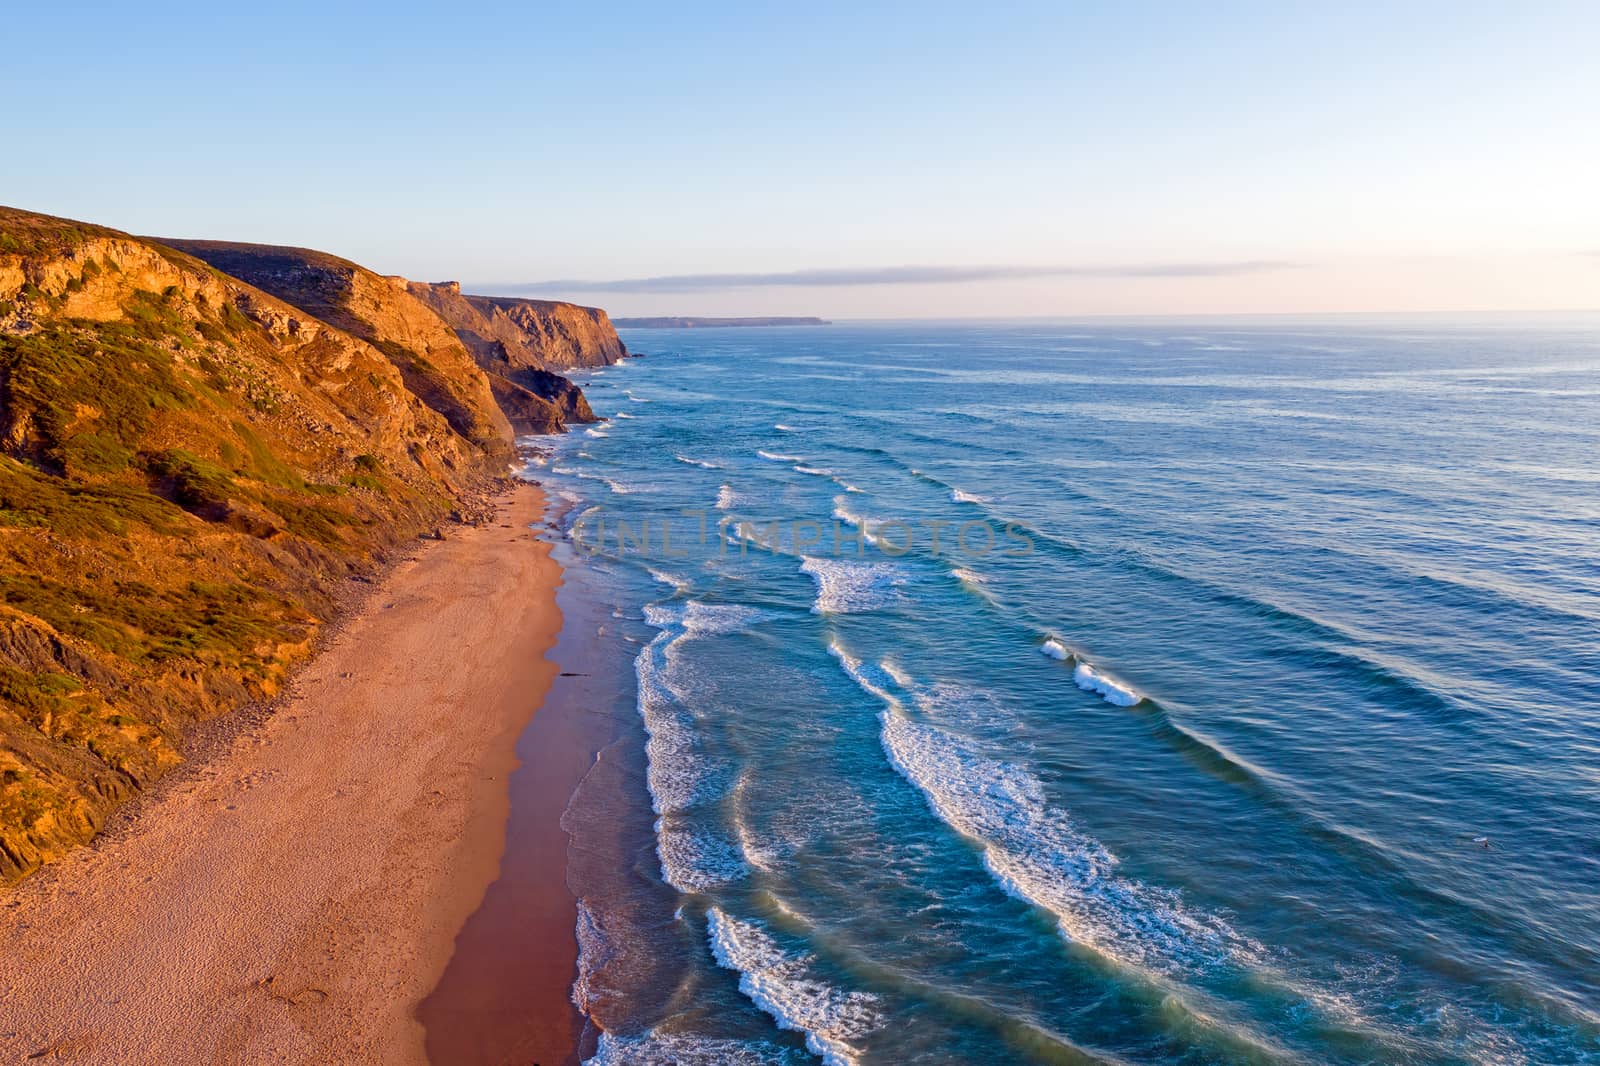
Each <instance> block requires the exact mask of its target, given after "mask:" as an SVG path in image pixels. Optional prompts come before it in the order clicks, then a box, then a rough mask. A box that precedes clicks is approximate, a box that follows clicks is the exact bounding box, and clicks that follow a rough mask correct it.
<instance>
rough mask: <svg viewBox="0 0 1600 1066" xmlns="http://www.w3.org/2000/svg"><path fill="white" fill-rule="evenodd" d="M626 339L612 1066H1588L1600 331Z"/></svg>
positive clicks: (588, 802)
mask: <svg viewBox="0 0 1600 1066" xmlns="http://www.w3.org/2000/svg"><path fill="white" fill-rule="evenodd" d="M626 340H627V341H628V343H629V345H630V347H633V348H636V349H638V350H640V351H642V352H645V353H648V356H647V358H644V359H641V360H632V361H629V362H627V363H626V364H623V365H621V366H617V367H611V368H607V369H605V370H603V371H597V372H595V373H594V374H593V375H592V376H590V377H586V378H581V379H580V380H581V381H582V382H583V384H584V385H585V387H586V390H587V393H588V395H589V398H590V401H591V403H592V404H593V405H594V407H595V410H596V411H597V412H599V413H600V414H603V415H605V416H607V417H608V419H609V421H608V422H607V423H606V424H605V425H603V426H600V427H595V428H592V429H589V430H579V431H577V432H574V433H572V434H570V435H568V436H567V437H564V438H561V439H559V440H557V441H555V442H553V443H552V442H550V441H548V440H543V439H541V440H540V441H539V442H538V446H539V447H541V448H545V449H547V455H546V457H545V458H544V459H542V460H540V461H536V462H535V463H534V464H533V465H531V466H530V473H531V474H532V475H533V476H535V477H537V478H539V479H540V480H541V481H543V482H545V484H546V485H547V486H548V487H549V488H550V489H551V490H552V491H553V492H554V493H555V494H557V496H558V497H559V498H560V499H562V500H564V501H565V503H566V504H567V505H568V506H567V509H566V511H565V513H564V515H563V517H562V519H561V524H562V526H563V527H564V528H565V529H566V531H567V534H568V537H569V539H568V541H567V542H566V543H565V544H563V545H562V546H561V548H560V551H559V554H560V557H561V558H562V559H563V561H564V562H565V563H566V564H567V565H568V566H569V568H572V569H571V570H570V571H569V572H570V573H572V574H573V575H574V578H575V580H577V581H578V582H579V583H580V584H581V585H583V586H584V587H585V588H586V589H588V590H589V591H590V594H592V595H594V596H596V597H598V598H600V599H601V600H602V601H603V602H604V603H605V604H607V605H608V606H609V607H610V608H611V610H610V611H609V622H608V623H607V624H605V625H601V626H598V627H597V629H598V630H599V632H597V633H596V640H597V641H600V642H602V647H603V648H604V649H607V654H609V655H611V656H612V657H613V658H614V659H615V661H616V664H617V670H618V677H619V682H618V684H617V685H616V689H617V698H616V701H615V705H614V706H610V707H603V708H597V709H596V710H597V712H599V713H605V714H609V715H612V716H614V717H615V720H616V722H617V723H618V728H619V730H621V732H622V734H623V736H624V741H625V742H623V743H619V745H618V746H617V747H616V750H615V751H612V752H609V753H608V754H607V755H606V756H605V758H610V759H612V760H622V761H623V762H624V763H626V762H627V761H628V760H632V761H633V763H634V764H636V765H633V766H632V767H631V769H630V768H629V767H627V766H625V767H624V768H623V769H624V771H625V772H624V773H622V774H621V776H620V777H618V778H617V780H619V781H621V782H622V783H621V784H620V785H617V786H616V787H613V788H610V789H608V790H598V789H589V790H584V789H580V791H579V794H578V795H577V796H575V798H574V800H573V806H572V808H571V809H570V810H569V812H568V824H569V826H570V827H571V828H572V831H573V833H574V838H573V847H574V853H575V854H577V853H579V852H581V851H582V850H583V849H584V848H586V847H588V845H589V842H590V838H592V837H594V836H595V834H596V833H598V832H600V829H599V828H598V827H601V826H604V825H607V824H617V825H620V824H622V823H623V822H625V821H626V820H627V818H626V817H625V815H626V812H627V811H630V810H631V811H633V812H634V814H633V817H634V821H635V822H636V823H640V824H643V825H645V826H646V827H647V828H646V831H645V832H644V833H643V835H642V837H641V838H640V839H639V840H638V841H637V842H636V844H635V846H634V847H633V849H632V851H629V852H627V853H626V861H623V862H620V863H609V864H598V865H599V867H601V868H599V869H597V864H596V863H588V864H584V863H582V862H576V861H575V863H574V866H573V870H574V873H573V877H572V880H573V887H574V889H575V891H577V893H578V894H579V895H580V896H581V897H582V900H583V904H582V909H581V912H580V920H579V929H578V933H579V939H580V944H581V947H582V959H581V960H580V968H581V973H580V978H579V982H578V986H577V988H576V989H575V998H576V999H577V1001H578V1003H579V1005H580V1007H582V1008H583V1009H584V1010H585V1011H586V1012H587V1013H588V1014H589V1015H590V1017H591V1018H592V1019H593V1020H594V1023H595V1024H594V1026H593V1027H592V1029H591V1032H590V1034H589V1037H588V1039H587V1041H586V1045H587V1046H586V1048H585V1054H586V1055H587V1056H588V1057H589V1058H590V1059H591V1061H595V1062H599V1063H682V1064H691V1063H768V1062H772V1063H779V1062H783V1063H802V1062H815V1061H819V1060H820V1061H824V1062H827V1063H863V1064H866V1063H884V1064H893V1063H907V1062H917V1063H991V1062H993V1063H1000V1062H1007V1063H1011V1062H1014V1063H1095V1062H1106V1063H1223V1062H1228V1063H1233V1062H1247V1063H1253V1062H1260V1063H1276V1062H1305V1063H1394V1062H1414V1063H1572V1062H1589V1061H1600V550H1597V549H1600V462H1597V456H1600V319H1596V318H1592V317H1591V318H1583V317H1571V316H1569V317H1565V318H1545V319H1532V320H1517V321H1512V320H1496V321H1482V322H1476V323H1467V322H1452V321H1448V320H1442V319H1439V320H1435V319H1424V318H1409V319H1394V320H1379V319H1350V320H1342V321H1322V322H1315V321H1305V322H1298V321H1287V320H1281V321H1266V320H1254V321H1241V322H1222V321H1208V322H1182V323H1180V322H1145V323H1121V324H1118V323H1112V322H1098V323H1092V324H1086V323H1082V322H1080V323H1041V322H1018V323H981V324H959V325H957V324H907V323H896V324H887V323H885V324H865V325H837V326H833V327H827V328H812V329H804V328H800V329H747V330H710V331H700V332H695V331H633V332H632V333H630V334H628V335H627V336H626ZM741 522H742V523H745V528H744V530H743V531H742V532H741V529H740V526H739V523H741ZM719 523H723V524H721V525H719ZM935 536H937V537H938V543H937V545H935V543H934V537H935ZM647 539H648V543H646V542H645V541H646V540H647ZM580 571H581V573H580ZM618 793H620V794H618ZM621 846H623V847H624V849H625V850H626V846H627V845H626V841H625V840H624V841H623V844H622V845H621ZM596 853H598V852H596Z"/></svg>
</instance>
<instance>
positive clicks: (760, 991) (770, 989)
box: [706, 907, 883, 1066]
mask: <svg viewBox="0 0 1600 1066" xmlns="http://www.w3.org/2000/svg"><path fill="white" fill-rule="evenodd" d="M706 936H707V939H708V940H709V941H710V943H711V954H712V955H713V956H714V957H715V958H716V960H717V963H718V964H719V965H721V966H722V967H723V968H724V969H728V970H734V971H737V972H738V974H739V991H741V992H743V993H744V994H745V995H746V996H747V997H749V999H750V1001H751V1002H752V1003H754V1004H755V1005H756V1006H758V1007H760V1008H761V1009H762V1010H764V1011H766V1012H767V1013H768V1014H770V1015H771V1016H772V1018H773V1020H774V1021H776V1022H777V1023H778V1027H779V1028H781V1029H789V1030H792V1031H794V1032H798V1033H802V1034H804V1036H805V1040H806V1047H807V1048H809V1049H810V1050H811V1052H812V1053H813V1054H815V1055H817V1056H819V1057H820V1058H821V1059H822V1061H823V1063H824V1066H854V1063H855V1062H856V1056H857V1055H859V1054H860V1048H859V1046H858V1045H859V1043H860V1042H861V1041H863V1040H865V1039H866V1038H867V1037H868V1036H870V1035H871V1034H872V1033H873V1031H874V1030H876V1029H878V1028H879V1027H880V1026H882V1024H883V1017H882V1015H881V1014H880V1013H879V1011H878V1007H877V1004H878V1002H879V1000H878V997H877V996H874V995H871V994H870V993H867V992H847V991H845V990H843V989H840V988H837V987H835V986H833V985H831V984H829V983H827V982H826V981H822V980H819V979H818V978H817V976H816V974H815V970H814V966H813V964H814V962H815V959H814V957H813V956H811V955H806V954H791V953H788V952H785V951H784V950H783V948H782V947H780V946H779V944H778V943H777V941H776V940H774V939H773V938H772V936H771V935H770V934H769V933H768V932H767V931H766V929H764V928H763V927H762V926H760V925H758V924H757V923H755V922H747V921H741V920H740V919H738V918H733V917H730V916H729V915H728V914H727V913H726V912H725V911H723V910H722V909H721V908H719V907H711V908H709V909H708V910H707V912H706Z"/></svg>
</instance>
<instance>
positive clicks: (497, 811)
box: [0, 487, 570, 1064]
mask: <svg viewBox="0 0 1600 1066" xmlns="http://www.w3.org/2000/svg"><path fill="white" fill-rule="evenodd" d="M542 506H543V498H542V497H541V496H540V494H539V492H538V491H537V490H536V489H533V488H532V487H525V488H521V489H518V490H517V491H516V492H514V493H513V494H512V495H510V496H509V497H507V498H506V500H505V501H503V505H502V510H501V513H500V517H499V519H498V520H497V522H495V523H493V524H490V525H487V526H484V527H479V528H475V529H463V530H460V531H458V532H456V533H455V534H453V536H452V537H451V538H450V539H448V540H446V541H444V542H443V543H440V544H434V545H430V546H428V547H427V548H425V549H424V550H423V551H421V552H420V553H419V554H418V555H417V556H416V557H415V558H413V559H411V560H409V561H407V562H404V563H402V564H401V565H400V566H399V567H398V568H397V569H396V570H395V571H394V572H393V573H392V574H391V575H390V576H389V577H388V578H387V579H386V581H385V583H384V584H383V585H382V586H381V587H380V588H379V589H378V591H377V593H376V595H375V596H374V597H373V598H372V599H371V600H370V601H369V603H368V604H367V606H366V607H365V608H364V609H363V610H361V611H360V612H359V613H358V614H357V615H356V616H355V617H354V618H353V619H352V620H351V622H350V624H349V625H347V626H346V627H345V628H344V630H343V631H342V632H341V633H340V634H339V635H338V636H337V637H336V638H335V639H334V640H333V641H331V642H330V645H329V647H327V648H326V649H325V650H324V651H323V652H322V653H321V654H320V655H319V656H318V657H317V658H316V659H315V660H313V661H312V662H311V663H310V664H309V665H307V666H306V667H305V669H303V670H302V671H301V672H300V673H299V674H298V676H297V678H296V680H295V684H294V686H293V689H292V693H291V696H290V698H289V699H288V700H287V701H286V702H285V703H284V704H283V706H282V707H281V708H280V709H279V710H278V711H277V712H276V713H275V714H273V715H272V716H271V717H269V718H267V719H266V720H265V721H264V722H262V723H261V724H260V725H258V726H256V727H255V728H252V729H249V730H248V731H245V732H244V733H242V734H241V735H239V736H238V737H237V738H236V739H235V740H234V742H233V744H232V745H231V748H230V749H229V750H227V751H226V752H225V753H223V754H221V755H219V756H218V757H216V758H214V759H212V760H210V761H209V762H207V763H206V764H205V765H204V766H203V767H201V768H199V769H198V771H196V772H193V773H189V774H186V775H185V776H183V777H182V778H180V779H179V780H177V781H176V782H175V784H174V785H173V786H172V787H170V788H168V789H166V790H164V791H163V792H161V793H160V794H159V795H157V796H156V797H155V798H154V799H153V800H152V801H151V802H149V803H148V804H146V805H145V808H144V809H143V810H141V812H140V813H139V815H138V817H137V818H135V819H134V820H133V821H132V822H131V824H130V825H129V826H128V827H127V828H126V829H125V830H124V831H122V832H118V833H113V834H108V836H107V837H106V838H105V839H103V840H102V841H101V842H100V843H98V844H97V845H96V846H92V847H89V848H83V849H80V850H79V851H78V852H76V853H75V854H73V855H71V856H69V857H68V858H67V859H66V860H64V861H63V862H61V863H60V864H59V865H58V866H57V867H56V868H54V869H53V870H48V871H46V872H45V873H44V874H42V875H39V876H36V877H35V878H32V879H30V880H28V881H24V882H23V883H22V884H21V885H20V886H18V887H17V888H16V889H15V890H13V891H12V892H11V893H10V894H9V896H4V895H0V1061H4V1062H14V1061H24V1060H27V1059H29V1058H32V1059H34V1060H42V1061H52V1060H59V1059H65V1060H70V1061H75V1062H93V1063H118V1064H134V1063H140V1064H142V1063H163V1064H167V1063H191V1062H208V1063H209V1062H218V1063H223V1062H226V1063H258V1062H292V1063H307V1062H316V1063H385V1064H391V1063H392V1064H407V1063H422V1062H425V1061H426V1059H425V1055H424V1050H423V1049H424V1033H423V1029H422V1026H421V1025H420V1024H419V1023H418V1022H417V1021H416V1019H415V1017H414V1012H415V1009H416V1007H417V1005H418V1003H420V1002H421V1001H422V999H423V998H424V997H425V996H427V995H428V993H429V991H430V990H431V989H432V988H433V987H434V984H435V983H436V982H437V980H438V978H439V976H440V975H441V974H442V973H443V972H444V969H445V966H446V964H447V963H448V962H449V960H450V956H451V951H452V947H453V943H454V939H455V937H456V934H457V931H458V930H460V929H461V928H462V926H463V925H464V923H465V922H466V920H467V918H468V916H469V915H471V914H472V913H473V911H474V910H476V909H477V907H478V904H479V902H480V900H481V899H482V898H483V895H484V891H485V888H486V887H487V885H488V884H489V883H490V882H491V881H492V880H493V879H494V877H495V875H496V872H497V870H498V868H499V863H500V858H501V852H502V849H503V846H504V833H505V820H506V814H507V802H508V801H507V791H506V781H507V776H508V774H509V772H510V770H511V769H512V767H513V766H514V764H515V759H514V755H513V747H514V744H515V741H516V738H517V736H518V734H519V732H520V731H521V730H522V728H523V726H524V725H525V724H526V723H527V722H528V720H529V717H530V715H532V713H533V712H534V711H535V710H536V709H537V708H538V706H539V703H540V700H541V698H542V697H543V695H544V693H545V691H546V690H547V689H548V687H549V685H550V682H551V680H552V678H553V677H554V675H555V673H556V668H555V666H554V665H553V664H551V663H549V662H547V661H546V660H545V657H544V653H545V652H546V651H547V650H549V649H550V647H551V646H552V645H553V644H554V641H555V638H556V635H557V633H558V632H559V630H560V626H561V616H560V612H559V611H558V610H557V608H556V604H555V588H556V586H557V585H558V584H559V580H560V568H559V567H558V566H557V565H556V563H555V562H554V561H553V560H551V559H550V558H549V546H548V545H546V544H543V543H541V542H539V541H537V540H535V538H534V534H533V533H532V532H531V531H530V530H529V529H528V526H529V524H530V523H533V522H536V521H538V520H539V518H540V516H541V511H542ZM501 523H504V525H502V524H501ZM568 950H570V948H569V949H568ZM530 1006H531V1005H530ZM558 1006H561V1007H564V1005H558Z"/></svg>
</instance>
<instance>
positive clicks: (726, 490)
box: [717, 485, 739, 511]
mask: <svg viewBox="0 0 1600 1066" xmlns="http://www.w3.org/2000/svg"><path fill="white" fill-rule="evenodd" d="M738 502H739V494H738V493H736V492H734V491H733V486H732V485H723V486H721V487H720V488H718V489H717V510H719V511H730V510H732V509H733V508H734V506H735V505H737V504H738Z"/></svg>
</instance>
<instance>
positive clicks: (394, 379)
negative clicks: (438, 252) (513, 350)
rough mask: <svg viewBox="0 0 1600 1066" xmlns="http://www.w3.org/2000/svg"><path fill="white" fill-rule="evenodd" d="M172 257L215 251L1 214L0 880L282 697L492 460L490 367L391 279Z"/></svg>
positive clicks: (475, 486) (497, 441)
mask: <svg viewBox="0 0 1600 1066" xmlns="http://www.w3.org/2000/svg"><path fill="white" fill-rule="evenodd" d="M185 243H187V242H185ZM189 247H192V248H195V249H196V250H197V251H201V252H204V253H205V254H206V256H207V257H208V258H209V259H211V260H212V262H211V263H207V262H204V261H202V260H201V259H199V258H195V257H193V256H191V255H189V254H186V253H185V252H183V251H181V250H177V249H174V248H172V247H169V246H163V245H161V244H159V243H156V242H153V241H151V240H148V239H143V238H137V237H132V236H129V235H128V234H125V233H119V232H117V231H114V230H109V229H105V228H103V227H96V226H88V225H84V224H81V223H74V222H69V221H67V220H63V219H55V218H50V217H47V216H42V215H35V214H30V213H26V212H22V211H16V210H12V209H8V208H0V880H4V879H8V878H14V877H17V876H20V875H22V874H24V873H26V872H27V871H29V870H30V869H32V868H33V867H35V866H37V865H38V864H39V863H41V862H43V861H47V860H49V859H50V858H52V857H53V856H55V855H57V854H59V853H60V852H62V851H63V850H65V849H66V848H69V847H71V846H73V845H75V844H77V843H80V842H82V841H84V840H86V839H88V838H89V837H90V836H91V835H93V833H94V832H96V831H97V830H98V828H99V827H100V825H101V824H102V823H103V822H104V819H105V817H106V815H107V813H108V812H109V811H110V810H111V809H112V808H113V807H114V806H115V805H116V804H117V803H119V802H120V801H122V800H123V799H125V798H126V797H128V796H129V795H131V794H132V793H134V792H135V791H137V790H138V789H140V788H141V787H143V786H144V785H146V784H147V783H148V782H150V781H151V780H153V779H154V778H156V777H158V776H159V775H160V774H162V773H163V772H165V771H166V770H168V769H170V768H171V767H172V766H174V765H176V764H177V763H178V762H179V761H180V760H181V758H182V754H181V753H182V750H183V737H184V734H185V730H186V729H187V728H188V727H190V726H191V725H192V724H194V723H195V722H198V721H200V720H202V719H205V718H209V717H212V716H214V715H218V714H221V713H223V712H226V711H228V710H231V709H233V708H235V707H237V706H239V705H240V704H241V703H243V702H246V701H248V700H251V699H254V698H260V697H265V696H270V695H271V694H272V693H273V692H274V691H276V689H277V687H278V686H279V684H280V682H281V680H282V678H283V677H284V674H285V671H286V669H287V668H288V666H289V665H290V664H291V663H292V662H293V661H294V660H296V659H297V658H299V657H301V656H303V655H305V654H306V653H307V652H308V651H309V649H310V647H311V642H312V639H313V637H314V636H315V634H316V632H317V631H318V629H319V627H320V626H321V625H322V624H323V623H324V622H325V621H326V620H328V619H329V618H330V617H332V616H333V614H334V613H335V610H336V605H337V603H338V597H339V591H340V589H341V588H344V587H346V586H347V584H348V582H349V581H350V580H351V579H352V578H360V577H362V576H364V575H367V574H370V573H371V572H373V571H374V570H375V569H376V568H377V567H378V566H379V565H380V564H381V563H382V561H383V560H385V559H386V558H388V557H390V555H391V554H392V552H393V551H394V549H395V548H396V546H397V545H399V544H401V543H402V542H405V541H408V540H411V539H413V538H415V537H416V536H417V535H418V533H419V532H421V531H424V530H428V529H431V528H433V527H434V525H435V524H436V523H438V522H439V521H441V520H442V519H444V518H445V517H446V516H448V515H450V514H451V513H452V512H455V513H456V514H457V515H460V514H463V513H471V512H472V511H473V510H474V508H475V507H476V504H475V499H476V497H477V494H478V493H479V492H480V491H481V490H482V489H484V488H485V487H487V486H489V485H490V484H492V483H493V479H494V477H495V476H496V475H497V474H498V473H499V472H500V471H503V470H504V469H505V462H506V458H507V456H508V455H509V454H510V434H509V427H508V426H507V424H506V421H505V419H504V418H503V417H502V415H501V414H500V412H499V410H498V408H497V406H496V404H495V403H494V401H493V397H492V390H491V385H490V382H489V379H488V377H487V376H486V375H484V374H483V373H482V372H481V371H480V370H479V369H478V368H477V366H476V364H475V363H474V361H473V360H472V358H471V357H470V355H469V354H468V353H467V352H466V350H465V348H464V347H463V346H462V345H461V343H460V342H459V341H458V340H457V339H456V338H455V337H454V335H453V334H452V332H451V331H450V330H449V329H448V328H446V327H445V326H444V325H443V323H441V322H439V321H438V319H437V317H436V316H434V315H433V314H432V313H431V312H429V311H428V310H427V309H426V308H425V307H423V306H422V305H421V304H420V303H418V302H417V301H416V300H415V299H414V298H412V297H411V296H410V295H409V294H408V293H407V292H405V291H404V289H403V287H398V286H396V285H395V284H393V283H391V282H389V281H387V280H385V279H382V278H379V277H378V276H377V275H374V274H371V273H370V272H368V271H364V270H362V269H361V268H359V267H355V266H354V264H349V263H346V262H344V261H342V260H336V259H334V258H333V257H321V256H319V255H318V254H317V253H295V254H293V255H288V256H283V255H274V254H272V251H271V250H267V251H263V250H259V249H256V250H250V249H245V250H241V249H240V247H239V246H198V245H189ZM230 249H231V250H230ZM221 262H227V263H230V264H231V265H232V266H234V267H235V268H236V269H238V270H240V271H241V272H244V273H248V274H250V275H252V277H253V278H254V279H257V280H259V281H260V282H261V284H259V285H256V284H251V283H249V282H247V281H246V280H241V279H239V278H237V277H234V276H230V274H229V273H226V272H224V269H219V268H218V267H217V266H216V265H214V264H216V263H221ZM273 290H277V291H278V292H281V293H284V294H286V295H287V296H291V297H293V299H280V298H279V297H278V296H277V295H274V291H273Z"/></svg>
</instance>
